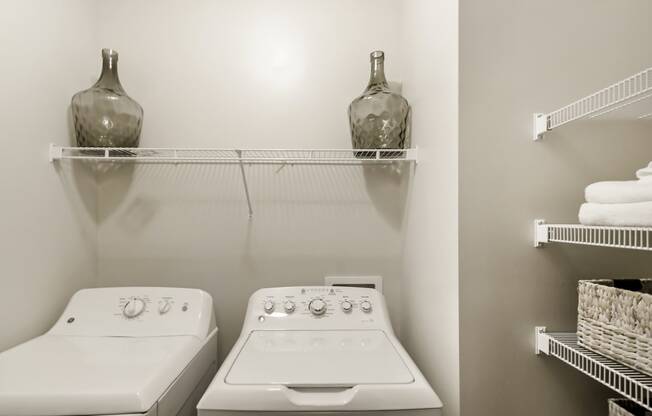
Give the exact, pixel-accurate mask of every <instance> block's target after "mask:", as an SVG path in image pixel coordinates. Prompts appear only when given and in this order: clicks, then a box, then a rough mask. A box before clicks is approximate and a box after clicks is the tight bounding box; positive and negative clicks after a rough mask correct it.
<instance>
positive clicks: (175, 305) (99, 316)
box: [50, 287, 215, 337]
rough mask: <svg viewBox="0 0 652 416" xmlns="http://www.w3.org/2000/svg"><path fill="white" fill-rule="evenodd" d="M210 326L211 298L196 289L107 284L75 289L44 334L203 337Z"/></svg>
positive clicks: (212, 316) (213, 324) (211, 318)
mask: <svg viewBox="0 0 652 416" xmlns="http://www.w3.org/2000/svg"><path fill="white" fill-rule="evenodd" d="M214 326H215V318H214V313H213V301H212V298H211V296H210V295H209V294H208V293H206V292H204V291H202V290H199V289H181V288H165V287H112V288H99V289H84V290H80V291H79V292H77V293H75V295H74V296H73V297H72V299H71V300H70V302H69V303H68V306H67V307H66V310H65V311H64V313H63V315H62V316H61V318H60V319H59V321H58V322H57V323H56V324H55V326H54V327H53V328H52V330H50V333H53V334H61V335H71V336H72V335H77V336H133V337H138V336H172V335H195V336H198V337H204V336H206V335H208V333H207V331H209V330H212V327H214Z"/></svg>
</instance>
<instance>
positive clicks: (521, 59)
mask: <svg viewBox="0 0 652 416" xmlns="http://www.w3.org/2000/svg"><path fill="white" fill-rule="evenodd" d="M651 18H652V4H650V2H649V1H646V0H633V1H628V2H619V1H606V0H601V1H595V0H582V1H575V2H568V1H562V0H554V1H547V2H541V1H532V0H512V1H506V0H503V1H499V2H487V1H482V0H462V1H461V11H460V22H461V23H460V25H461V27H460V38H461V47H460V56H461V57H460V69H461V72H460V74H461V75H460V90H461V94H460V204H461V206H460V216H461V218H460V272H461V274H460V315H461V326H460V331H461V337H460V342H461V357H460V358H461V359H460V361H461V383H462V390H461V403H462V414H463V415H479V414H483V415H501V416H508V415H514V416H516V415H524V414H527V415H532V416H535V415H537V416H538V415H541V416H544V415H545V416H548V415H587V416H588V415H597V414H606V413H607V408H606V403H605V401H604V399H605V397H606V396H607V395H608V393H607V390H605V389H603V388H601V387H599V386H598V385H597V383H595V382H593V381H592V380H591V379H589V378H588V377H586V376H583V375H581V374H580V373H579V372H576V371H574V370H572V369H571V368H570V367H566V366H564V365H563V364H561V363H559V362H556V361H555V360H554V359H550V358H543V357H536V356H535V355H534V353H533V328H534V326H535V325H547V326H548V327H549V328H550V329H553V330H568V331H572V330H573V329H574V328H575V324H576V319H575V316H576V314H575V308H576V296H577V293H576V282H577V280H578V279H580V278H592V277H593V278H594V277H608V276H643V275H649V270H650V267H651V266H652V258H651V257H650V256H649V255H647V254H645V253H634V252H629V251H618V250H608V249H599V248H588V247H575V248H573V247H569V246H561V245H560V246H549V247H546V248H544V249H534V248H532V221H533V220H534V219H535V218H545V219H547V220H549V221H552V222H577V217H576V216H577V210H578V207H579V204H580V203H581V201H582V197H583V189H584V187H585V186H586V185H588V184H589V183H591V182H594V181H598V180H606V179H627V178H632V177H633V172H634V171H635V170H636V169H637V168H638V167H641V166H643V165H644V164H645V163H647V162H649V161H650V160H652V141H651V140H650V133H651V132H652V129H651V126H650V125H649V124H648V125H645V124H636V123H618V122H592V123H578V124H575V125H571V126H567V127H563V128H560V129H559V130H557V131H555V132H552V133H550V134H548V135H547V137H546V139H545V140H544V141H543V142H538V143H533V142H531V141H530V137H531V129H532V125H531V118H532V113H534V112H537V111H551V110H553V109H555V108H558V107H560V106H562V105H565V104H568V103H570V102H571V100H573V99H576V98H580V97H581V96H583V95H586V94H587V93H590V92H593V91H595V90H597V89H598V88H600V87H603V86H606V85H608V84H609V83H611V82H613V81H617V80H619V79H622V78H624V77H626V76H628V75H630V74H633V73H635V72H637V71H639V70H641V69H643V68H646V67H649V66H650V65H651V64H652V50H650V48H648V47H646V43H647V39H650V37H651V35H652V31H651V27H650V19H651ZM609 395H611V396H614V394H613V393H610V394H609Z"/></svg>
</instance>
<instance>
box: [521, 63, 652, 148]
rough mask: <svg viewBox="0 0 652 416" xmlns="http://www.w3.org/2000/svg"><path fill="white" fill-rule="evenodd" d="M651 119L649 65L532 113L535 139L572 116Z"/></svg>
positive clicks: (650, 72)
mask: <svg viewBox="0 0 652 416" xmlns="http://www.w3.org/2000/svg"><path fill="white" fill-rule="evenodd" d="M607 115H611V116H612V117H615V118H617V119H652V68H648V69H645V70H643V71H641V72H639V73H637V74H634V75H632V76H631V77H628V78H626V79H624V80H622V81H619V82H616V83H615V84H612V85H610V86H608V87H606V88H603V89H601V90H600V91H597V92H595V93H593V94H591V95H588V96H586V97H584V98H581V99H579V100H577V101H575V102H573V103H571V104H569V105H567V106H565V107H562V108H560V109H558V110H555V111H553V112H551V113H548V114H543V113H537V114H535V115H534V140H539V139H542V138H543V136H544V134H545V133H546V132H548V131H550V130H552V129H554V128H557V127H560V126H563V125H564V124H567V123H570V122H572V121H575V120H580V119H585V118H596V117H605V116H607Z"/></svg>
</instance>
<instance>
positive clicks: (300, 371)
mask: <svg viewBox="0 0 652 416" xmlns="http://www.w3.org/2000/svg"><path fill="white" fill-rule="evenodd" d="M225 381H226V383H227V384H239V385H260V384H281V385H285V386H290V387H351V386H355V385H359V384H407V383H412V382H413V381H414V377H413V375H412V373H410V370H409V369H408V368H407V367H406V365H405V363H404V362H403V359H402V358H401V356H400V355H399V353H398V352H397V351H396V348H394V345H393V344H392V342H391V341H390V339H389V338H388V337H387V335H386V334H385V333H384V332H383V331H379V330H369V331H253V332H251V333H250V334H249V337H248V338H247V341H246V343H245V344H244V347H243V348H242V350H241V351H240V353H239V354H238V357H237V358H236V360H235V361H234V363H233V366H232V367H231V369H230V370H229V372H228V374H227V376H226V380H225Z"/></svg>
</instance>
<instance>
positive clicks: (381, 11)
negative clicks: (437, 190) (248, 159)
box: [98, 0, 409, 353]
mask: <svg viewBox="0 0 652 416" xmlns="http://www.w3.org/2000/svg"><path fill="white" fill-rule="evenodd" d="M399 6H400V2H397V1H394V0H382V1H378V0H359V1H350V0H336V1H304V0H273V1H270V0H247V1H238V2H235V1H227V0H223V1H208V0H202V1H193V2H192V3H191V4H189V3H188V2H186V1H180V0H175V1H172V0H166V1H158V0H157V1H153V0H151V1H131V0H121V1H110V2H101V3H100V10H99V13H98V15H99V16H100V20H99V21H98V29H99V44H98V48H99V47H100V46H104V47H111V48H114V49H117V50H118V51H119V52H120V64H119V65H120V76H121V80H122V82H123V85H124V87H125V89H126V90H127V91H128V93H129V94H130V95H131V96H132V97H134V98H135V99H136V100H138V101H139V102H140V103H141V105H142V106H143V107H144V109H145V120H144V130H143V136H142V145H143V146H154V147H158V146H205V147H240V148H256V147H259V148H260V147H263V148H284V147H285V148H292V147H304V148H307V147H313V148H315V147H317V148H319V147H324V148H338V147H339V148H349V147H350V139H349V131H348V124H347V123H348V121H347V115H346V110H347V107H348V104H349V103H350V101H351V100H352V99H353V98H354V97H356V96H357V95H359V94H360V93H361V92H362V91H363V89H364V88H365V86H366V83H367V81H368V77H369V52H370V51H372V50H374V49H383V50H385V51H386V52H387V57H388V58H387V67H388V77H389V78H390V79H394V80H397V79H399V78H400V77H399V76H398V75H397V74H398V70H399V68H398V66H399V62H400V59H399V57H398V51H399V41H400V39H399V23H400V19H399ZM98 64H99V63H98ZM399 80H400V79H399ZM408 98H409V97H408ZM278 168H279V167H278V166H271V167H270V166H263V167H247V168H246V170H247V175H248V178H249V186H250V190H251V195H252V198H253V206H254V211H255V212H254V217H253V218H252V219H251V220H249V219H248V217H247V210H246V205H245V200H244V195H243V188H242V184H241V178H240V172H239V168H238V167H237V166H209V165H205V166H197V165H193V166H182V165H180V166H170V165H167V166H164V165H149V166H142V165H139V166H137V167H135V168H133V167H125V168H124V169H123V170H122V171H119V172H112V173H111V174H110V175H106V176H104V177H102V178H100V185H99V187H100V189H99V216H98V217H99V221H100V223H99V282H100V285H138V284H142V285H166V286H167V285H174V286H190V287H200V288H203V289H206V290H208V291H209V292H210V293H211V294H212V295H213V297H214V299H215V301H216V310H217V314H218V323H219V326H220V329H221V337H222V347H223V353H226V352H227V351H228V349H229V348H230V346H231V344H232V343H233V342H234V340H235V337H236V336H237V335H238V333H239V330H240V325H241V322H242V318H243V313H244V311H245V306H246V301H247V299H248V296H249V295H250V294H251V293H252V292H253V291H254V290H255V289H257V288H260V287H265V286H283V285H307V284H322V283H323V276H324V275H328V274H380V275H382V276H384V278H385V290H386V295H387V297H388V300H389V304H390V309H391V312H392V315H393V317H394V318H395V322H396V324H397V325H398V324H399V323H400V319H399V317H400V312H401V311H400V308H399V301H400V284H399V279H400V274H401V252H402V234H403V231H402V221H403V211H404V204H405V194H406V190H407V186H406V185H407V172H406V171H405V169H403V171H401V172H397V171H396V170H393V169H386V168H367V169H364V170H363V169H362V168H361V167H344V166H322V167H315V166H303V167H300V166H294V167H285V168H283V169H282V170H280V171H277V170H278Z"/></svg>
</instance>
